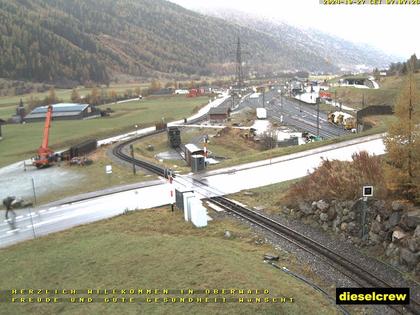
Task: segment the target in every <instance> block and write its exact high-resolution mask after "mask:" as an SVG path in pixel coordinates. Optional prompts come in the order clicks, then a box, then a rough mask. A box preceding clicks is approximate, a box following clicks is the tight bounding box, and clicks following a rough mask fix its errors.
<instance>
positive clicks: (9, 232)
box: [6, 228, 19, 234]
mask: <svg viewBox="0 0 420 315" xmlns="http://www.w3.org/2000/svg"><path fill="white" fill-rule="evenodd" d="M17 231H19V228H17V229H14V230H10V231H7V232H6V234H11V233H14V232H17Z"/></svg>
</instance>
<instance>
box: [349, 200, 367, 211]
mask: <svg viewBox="0 0 420 315" xmlns="http://www.w3.org/2000/svg"><path fill="white" fill-rule="evenodd" d="M365 207H366V204H365V202H364V201H363V200H361V199H359V200H357V201H356V202H355V203H354V204H353V206H352V207H351V211H353V212H357V213H361V212H362V210H363V209H364V208H365Z"/></svg>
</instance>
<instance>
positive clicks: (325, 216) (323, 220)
mask: <svg viewBox="0 0 420 315" xmlns="http://www.w3.org/2000/svg"><path fill="white" fill-rule="evenodd" d="M319 219H320V220H321V221H322V222H326V221H328V213H321V214H320V215H319Z"/></svg>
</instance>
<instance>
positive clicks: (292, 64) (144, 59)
mask: <svg viewBox="0 0 420 315" xmlns="http://www.w3.org/2000/svg"><path fill="white" fill-rule="evenodd" d="M240 24H241V23H239V21H237V22H231V21H230V22H229V21H226V20H224V19H222V18H220V17H213V16H208V15H202V14H200V13H197V12H193V11H190V10H187V9H185V8H183V7H181V6H178V5H176V4H174V3H171V2H168V1H165V0H114V1H112V0H72V1H66V0H15V1H12V0H0V44H1V45H0V47H1V48H0V53H1V55H2V57H3V58H1V59H0V77H4V78H10V79H24V80H33V81H39V82H56V81H57V80H68V81H70V82H80V83H83V82H87V81H94V82H103V83H107V82H109V81H110V79H112V78H113V77H114V76H115V75H118V74H127V75H130V76H135V77H140V78H150V77H167V78H177V77H182V76H187V77H188V76H191V75H199V76H207V75H220V74H232V73H233V69H234V67H233V63H234V58H235V48H236V47H235V43H236V41H237V37H238V34H240V36H241V40H242V41H243V42H244V43H247V44H248V47H247V49H248V53H249V57H248V58H247V60H246V61H247V63H248V64H249V65H250V66H251V67H258V66H262V67H263V68H264V67H265V68H267V69H271V70H273V71H280V70H291V69H298V70H306V71H326V72H331V71H337V70H339V68H340V67H339V64H338V63H337V61H336V60H329V59H328V56H327V55H326V54H324V55H322V54H318V53H317V52H316V51H311V50H310V49H309V50H308V49H304V48H305V47H304V46H305V45H306V43H305V41H304V42H303V44H302V43H296V39H294V38H293V35H291V37H289V38H286V39H285V37H284V38H283V37H282V36H280V35H281V34H280V33H278V34H277V33H275V32H274V34H273V33H270V28H269V27H268V26H267V25H266V26H265V28H264V27H262V26H261V25H258V24H260V22H255V23H254V25H253V24H250V23H248V24H245V23H242V25H240ZM276 30H277V29H276ZM276 30H275V31H276ZM290 30H293V29H290ZM290 30H289V31H290ZM277 31H278V30H277ZM289 31H288V32H289ZM290 32H291V31H290ZM292 33H293V32H291V34H292ZM302 38H303V39H304V38H305V37H304V36H303V37H302ZM307 40H308V39H306V41H307ZM302 45H303V46H302ZM326 50H328V49H326ZM361 54H362V55H363V53H361ZM384 59H386V58H384ZM367 60H368V61H369V59H367ZM355 61H357V60H355ZM370 62H372V63H374V62H375V61H374V60H370ZM384 63H385V62H384ZM372 66H375V65H374V64H372Z"/></svg>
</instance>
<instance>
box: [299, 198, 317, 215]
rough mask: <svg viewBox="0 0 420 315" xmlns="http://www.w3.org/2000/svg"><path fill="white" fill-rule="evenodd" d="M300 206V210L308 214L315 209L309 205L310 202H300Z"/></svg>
mask: <svg viewBox="0 0 420 315" xmlns="http://www.w3.org/2000/svg"><path fill="white" fill-rule="evenodd" d="M298 207H299V210H300V211H301V212H303V213H304V214H306V215H309V214H312V213H314V210H313V209H312V207H311V206H309V204H307V203H306V202H302V201H301V202H299V205H298Z"/></svg>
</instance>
